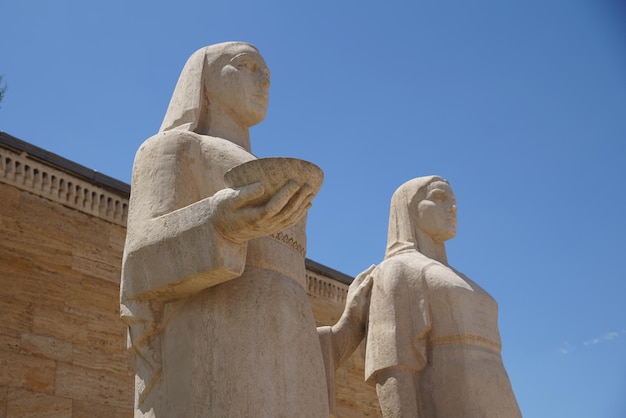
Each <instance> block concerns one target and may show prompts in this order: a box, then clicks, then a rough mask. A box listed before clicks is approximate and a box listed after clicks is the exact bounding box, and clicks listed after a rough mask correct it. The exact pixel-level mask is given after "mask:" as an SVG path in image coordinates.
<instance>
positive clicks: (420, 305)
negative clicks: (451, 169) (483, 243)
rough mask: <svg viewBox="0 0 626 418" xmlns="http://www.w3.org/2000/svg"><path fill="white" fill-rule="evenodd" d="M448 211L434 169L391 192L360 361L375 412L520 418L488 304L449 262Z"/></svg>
mask: <svg viewBox="0 0 626 418" xmlns="http://www.w3.org/2000/svg"><path fill="white" fill-rule="evenodd" d="M456 210H457V209H456V200H455V198H454V194H453V193H452V190H451V188H450V185H449V184H448V182H447V181H445V180H444V179H442V178H441V177H436V176H431V177H420V178H416V179H413V180H411V181H409V182H407V183H405V184H403V185H402V186H400V187H399V188H398V190H396V192H395V193H394V195H393V197H392V199H391V214H390V217H389V233H388V241H387V251H386V254H385V259H384V261H383V262H382V263H381V264H380V265H379V266H378V267H377V269H376V270H375V271H374V273H373V276H374V279H373V281H374V285H373V287H372V294H371V302H370V316H369V328H368V335H367V351H366V360H365V373H366V376H365V377H366V380H367V381H368V382H370V383H372V384H375V385H376V391H377V394H378V398H379V401H380V405H381V410H382V412H383V416H384V417H403V418H407V417H427V418H450V417H464V418H486V417H500V418H504V417H506V418H509V417H521V414H520V411H519V407H518V405H517V401H516V400H515V395H514V394H513V390H512V388H511V384H510V382H509V378H508V376H507V373H506V371H505V369H504V365H503V363H502V357H501V355H500V349H501V345H500V334H499V331H498V323H497V305H496V301H495V300H494V299H493V298H492V297H491V296H490V295H489V294H488V293H487V292H485V291H484V290H483V289H482V288H481V287H480V286H478V285H477V284H476V283H474V282H473V281H472V280H470V279H469V278H467V277H466V276H465V275H463V274H462V273H460V272H458V271H456V270H455V269H454V268H452V267H451V266H450V265H449V264H448V260H447V257H446V249H445V245H444V243H445V241H447V240H449V239H450V238H452V237H454V236H455V235H456Z"/></svg>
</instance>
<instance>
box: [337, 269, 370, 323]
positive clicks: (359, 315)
mask: <svg viewBox="0 0 626 418" xmlns="http://www.w3.org/2000/svg"><path fill="white" fill-rule="evenodd" d="M375 268H376V266H375V265H372V266H370V267H369V268H367V269H366V270H364V271H363V272H361V273H360V274H359V275H358V276H356V278H355V279H354V280H353V281H352V283H351V284H350V287H349V288H348V296H347V297H346V306H345V308H344V312H343V315H342V319H343V317H346V319H348V320H349V321H350V322H351V323H352V324H354V325H356V326H358V329H359V331H361V332H365V325H366V323H367V316H368V312H369V302H370V292H371V290H372V284H373V280H372V274H371V273H372V271H374V269H375Z"/></svg>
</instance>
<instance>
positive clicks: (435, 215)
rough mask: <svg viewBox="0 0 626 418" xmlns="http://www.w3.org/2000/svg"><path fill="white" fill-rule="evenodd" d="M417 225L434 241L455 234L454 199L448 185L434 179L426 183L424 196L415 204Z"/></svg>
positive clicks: (442, 240) (439, 240) (447, 238)
mask: <svg viewBox="0 0 626 418" xmlns="http://www.w3.org/2000/svg"><path fill="white" fill-rule="evenodd" d="M415 215H416V217H417V226H418V228H419V229H421V230H422V231H423V232H425V233H426V234H427V235H428V236H430V237H431V238H432V239H433V240H434V241H435V242H439V243H442V242H444V241H447V240H449V239H450V238H453V237H454V236H455V235H456V199H455V197H454V193H452V189H451V188H450V185H449V184H448V183H446V182H444V181H435V182H432V183H430V184H429V185H428V191H427V193H426V197H425V198H424V199H423V200H421V201H420V202H419V203H418V204H417V208H416V214H415Z"/></svg>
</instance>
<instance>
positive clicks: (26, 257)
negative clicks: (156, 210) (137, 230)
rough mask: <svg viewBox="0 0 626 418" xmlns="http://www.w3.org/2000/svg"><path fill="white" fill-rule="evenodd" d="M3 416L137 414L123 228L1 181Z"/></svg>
mask: <svg viewBox="0 0 626 418" xmlns="http://www.w3.org/2000/svg"><path fill="white" fill-rule="evenodd" d="M0 196H2V198H0V237H1V239H0V288H2V289H3V291H2V293H1V294H0V318H1V320H0V417H7V418H10V417H84V416H94V417H96V416H103V417H104V416H107V417H116V416H119V417H121V416H126V417H129V416H132V396H133V393H132V388H133V377H134V371H133V366H132V362H131V359H130V355H129V354H128V353H127V352H126V349H125V341H124V339H125V335H126V330H125V327H124V325H123V324H122V323H121V321H120V320H119V302H118V298H119V296H118V292H119V276H120V260H121V254H122V250H121V248H122V245H123V239H124V238H123V237H124V227H122V226H119V225H115V224H113V223H110V222H107V221H104V220H102V219H99V218H97V217H95V216H90V215H88V214H85V213H81V212H79V211H77V210H75V209H72V208H68V207H65V206H63V205H61V204H59V203H56V202H51V201H50V200H48V199H45V198H42V197H39V196H36V195H33V194H31V193H29V192H27V191H23V190H19V189H18V188H16V187H14V186H11V185H7V184H2V183H0Z"/></svg>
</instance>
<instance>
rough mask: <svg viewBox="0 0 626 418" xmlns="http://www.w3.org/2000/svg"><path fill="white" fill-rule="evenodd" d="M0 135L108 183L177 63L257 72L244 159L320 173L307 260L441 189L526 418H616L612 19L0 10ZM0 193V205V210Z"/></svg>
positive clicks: (619, 395)
mask: <svg viewBox="0 0 626 418" xmlns="http://www.w3.org/2000/svg"><path fill="white" fill-rule="evenodd" d="M0 15H1V21H2V24H1V26H0V74H1V75H3V76H4V78H5V81H6V82H7V84H8V87H9V89H8V92H7V95H6V98H5V100H4V101H3V102H2V104H1V106H2V108H1V109H0V130H2V131H5V132H7V133H9V134H12V135H14V136H17V137H18V138H21V139H23V140H25V141H28V142H31V143H32V144H34V145H37V146H39V147H42V148H44V149H47V150H49V151H52V152H54V153H57V154H60V155H61V156H63V157H66V158H69V159H71V160H73V161H76V162H78V163H80V164H83V165H85V166H87V167H89V168H93V169H96V170H98V171H100V172H103V173H105V174H108V175H110V176H112V177H115V178H118V179H120V180H123V181H126V182H129V181H130V172H131V168H132V161H133V157H134V153H135V151H136V149H137V147H138V146H139V145H140V144H141V142H142V141H143V140H145V139H146V138H148V137H150V136H151V135H153V134H154V133H155V132H156V131H157V129H158V127H159V126H160V123H161V119H162V117H163V115H164V112H165V109H166V107H167V104H168V102H169V99H170V95H171V92H172V90H173V88H174V85H175V83H176V80H177V78H178V75H179V72H180V70H181V68H182V66H183V64H184V62H185V60H186V59H187V57H188V56H189V55H190V54H191V53H192V52H194V51H195V50H196V49H198V48H200V47H202V46H205V45H208V44H212V43H216V42H221V41H227V40H243V41H248V42H251V43H253V44H255V45H256V46H257V47H258V48H259V49H260V51H261V53H262V54H263V55H264V57H265V59H266V61H267V63H268V65H269V67H270V69H271V72H272V87H271V90H270V109H269V112H268V115H267V118H266V120H265V122H263V123H262V124H260V125H259V126H257V127H255V128H253V130H252V132H251V135H252V144H253V151H254V152H255V153H256V154H257V155H258V156H293V157H299V158H303V159H307V160H309V161H312V162H314V163H316V164H318V165H319V166H321V167H322V168H323V170H324V172H325V175H326V178H325V183H324V186H323V187H322V190H321V192H320V194H319V195H318V197H317V198H316V200H315V202H314V207H313V208H312V209H311V211H310V213H309V227H308V242H309V252H308V256H309V257H310V258H312V259H314V260H316V261H318V262H320V263H323V264H326V265H328V266H330V267H333V268H335V269H338V270H340V271H343V272H345V273H348V274H351V275H354V274H357V273H358V272H359V271H361V270H362V269H364V268H366V267H367V266H369V265H370V264H372V263H378V262H379V261H380V260H381V258H382V256H383V253H384V247H385V241H386V233H387V232H386V231H387V217H388V212H389V199H390V197H391V194H392V193H393V191H394V190H395V189H396V188H397V187H398V186H399V185H400V184H402V183H403V182H405V181H407V180H409V179H411V178H413V177H418V176H422V175H428V174H438V175H441V176H443V177H445V178H447V179H449V181H450V183H451V185H452V187H453V189H454V190H455V192H456V195H457V200H458V206H459V214H458V224H459V227H458V235H457V237H456V238H455V239H453V240H452V241H450V242H449V245H448V258H449V260H450V262H451V264H452V265H453V266H455V267H456V268H457V269H459V270H461V271H463V272H464V273H466V274H467V275H468V276H469V277H471V278H472V279H474V280H475V281H477V282H478V283H479V284H481V285H482V286H483V287H484V288H485V289H486V290H488V291H489V292H490V293H491V294H492V295H494V297H495V298H496V299H497V300H498V302H499V305H500V328H501V334H502V339H503V345H504V348H503V355H504V361H505V365H506V367H507V369H508V372H509V375H510V377H511V381H512V384H513V388H514V390H515V392H516V395H517V397H518V401H519V403H520V406H521V408H522V412H523V414H524V416H525V417H530V418H534V417H568V418H590V417H592V418H595V417H601V418H602V417H609V418H623V417H626V307H625V306H626V304H625V303H624V299H625V298H626V274H625V273H624V272H625V271H626V270H625V267H624V259H625V255H624V249H625V247H626V246H625V245H624V237H625V236H626V221H625V219H624V214H625V210H624V207H625V206H626V198H625V196H624V194H625V193H624V192H626V5H625V3H624V2H623V1H618V0H586V1H583V0H506V1H483V0H474V1H461V0H458V1H455V0H447V1H436V2H435V1H426V0H415V1H411V2H409V1H406V2H399V1H393V0H391V1H385V2H374V1H358V2H357V1H327V0H320V1H316V2H301V1H286V0H285V1H278V0H268V1H263V2H261V1H242V0H239V1H232V0H230V1H214V2H206V1H186V0H179V1H176V2H174V1H171V2H164V1H118V0H115V1H113V0H109V1H106V2H89V1H83V0H81V1H77V0H56V1H43V0H40V1H36V0H20V1H16V0H15V1H7V2H3V4H2V6H1V8H0ZM0 198H1V196H0Z"/></svg>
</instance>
